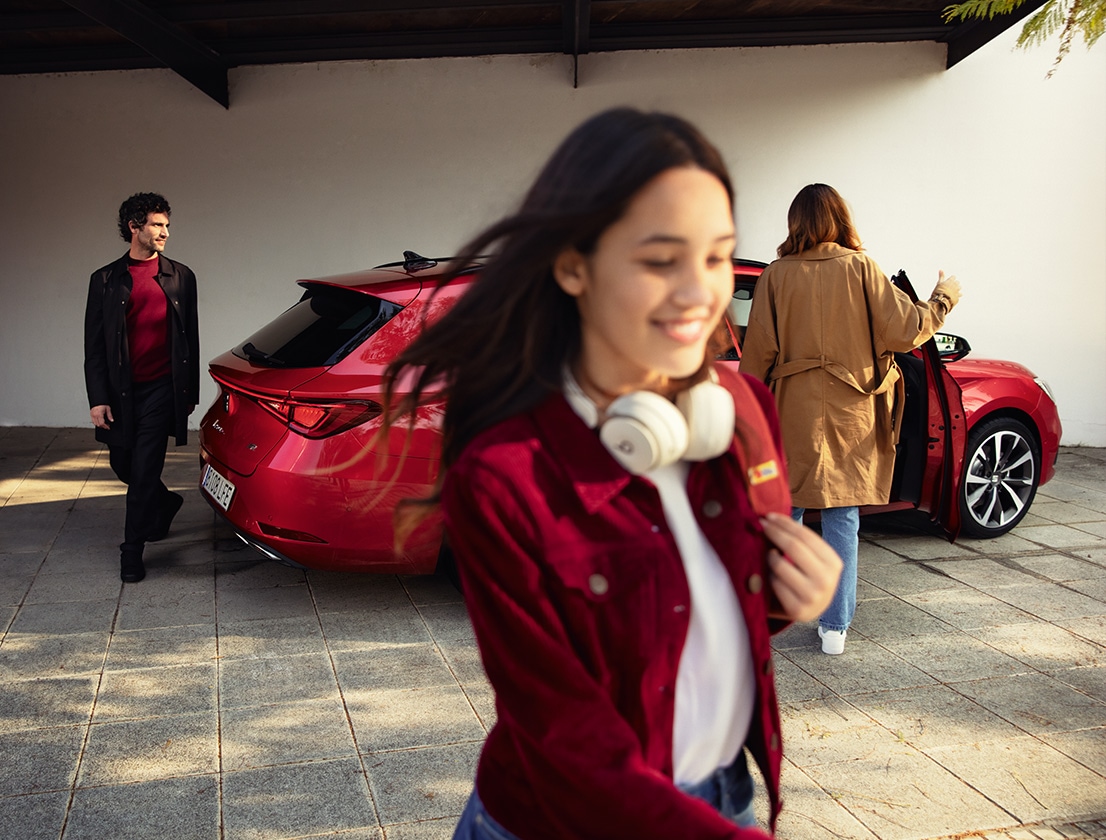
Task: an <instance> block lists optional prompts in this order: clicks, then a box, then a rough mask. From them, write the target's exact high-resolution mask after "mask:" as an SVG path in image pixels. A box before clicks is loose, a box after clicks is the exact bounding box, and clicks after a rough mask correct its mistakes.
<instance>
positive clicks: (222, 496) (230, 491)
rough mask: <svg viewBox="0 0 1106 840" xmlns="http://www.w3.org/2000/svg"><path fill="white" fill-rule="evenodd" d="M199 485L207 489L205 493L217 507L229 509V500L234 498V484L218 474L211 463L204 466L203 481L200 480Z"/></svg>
mask: <svg viewBox="0 0 1106 840" xmlns="http://www.w3.org/2000/svg"><path fill="white" fill-rule="evenodd" d="M200 486H201V487H202V488H204V490H206V491H207V495H209V496H211V498H213V499H214V500H215V502H216V504H218V505H219V507H221V508H222V509H223V510H230V500H231V499H233V498H234V485H233V484H231V483H230V482H229V481H227V480H226V479H225V478H223V477H222V476H221V475H219V473H217V472H216V471H215V468H214V467H212V466H211V464H208V465H207V466H206V467H204V477H203V481H201V482H200Z"/></svg>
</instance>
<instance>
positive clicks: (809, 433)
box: [741, 184, 960, 654]
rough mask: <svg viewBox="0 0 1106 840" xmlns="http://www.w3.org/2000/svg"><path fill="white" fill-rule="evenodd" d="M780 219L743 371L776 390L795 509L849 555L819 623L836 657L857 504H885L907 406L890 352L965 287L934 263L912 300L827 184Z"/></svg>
mask: <svg viewBox="0 0 1106 840" xmlns="http://www.w3.org/2000/svg"><path fill="white" fill-rule="evenodd" d="M787 226H788V236H787V240H786V241H785V242H784V243H783V244H782V245H780V247H779V249H778V251H777V252H778V254H779V257H780V259H778V260H776V261H775V262H773V263H772V264H771V265H769V266H768V268H766V269H765V270H764V273H763V274H762V275H761V277H760V280H759V281H758V282H757V288H756V294H755V295H754V296H753V306H752V311H751V312H750V315H749V326H748V330H747V332H746V336H745V344H744V348H743V351H742V356H741V371H742V373H748V374H752V375H753V376H756V377H758V378H760V379H762V380H763V381H764V382H766V383H767V384H768V386H769V388H771V389H772V392H773V393H774V394H775V396H776V403H777V405H778V406H779V412H780V421H781V425H782V427H783V444H784V450H785V453H786V455H787V461H788V471H789V474H790V476H791V494H792V504H793V505H794V506H795V508H794V510H793V515H794V516H795V518H796V519H801V518H802V515H803V512H804V510H805V509H806V508H817V509H820V510H821V511H822V535H823V537H824V538H825V540H826V542H828V543H829V544H830V545H831V546H833V548H834V549H835V550H836V551H837V553H838V554H839V555H840V556H841V559H842V561H843V562H844V571H843V572H842V574H841V581H840V583H839V584H838V586H837V594H836V595H835V596H834V599H833V602H832V603H831V604H830V606H829V608H828V609H827V610H826V612H825V613H823V614H822V616H821V618H820V619H819V622H818V624H819V626H818V635H819V637H820V638H821V639H822V650H823V652H825V653H833V654H836V653H842V652H843V651H844V650H845V633H846V631H847V630H848V627H849V623H850V622H851V621H852V617H853V612H854V610H855V609H856V555H857V547H858V532H859V529H860V517H859V513H858V510H857V508H858V506H860V505H879V504H885V503H886V502H887V501H888V497H889V495H890V491H891V477H892V474H893V472H894V466H895V443H896V442H897V439H898V433H899V429H898V425H899V424H898V420H899V419H900V418H899V416H898V413H901V411H902V405H903V394H902V382H901V379H900V374H899V370H898V368H897V367H896V366H895V361H894V355H893V354H894V353H895V352H906V351H909V350H912V349H914V348H915V347H917V346H918V345H920V344H922V343H923V342H925V341H927V340H929V338H930V337H932V336H933V334H934V333H935V332H937V330H938V329H940V328H941V325H942V324H943V323H944V321H945V316H946V315H947V314H948V313H949V310H951V309H952V307H953V306H955V305H956V302H957V301H958V300H959V297H960V284H959V283H958V282H957V281H956V278H955V277H949V278H947V279H946V278H945V275H944V272H940V273H939V275H938V282H937V286H936V288H934V290H933V294H932V295H931V296H930V299H929V300H928V301H924V302H923V301H919V302H918V303H912V302H911V301H910V299H909V298H908V297H907V296H906V294H905V293H903V292H902V291H900V290H899V289H897V288H895V286H894V285H892V283H891V282H890V280H888V279H887V276H886V275H885V274H884V273H883V271H881V270H880V267H879V266H878V265H876V263H875V261H874V260H873V259H872V258H871V257H869V256H867V255H866V254H864V253H863V252H862V251H861V250H860V248H861V245H860V238H859V237H858V236H857V234H856V230H855V228H854V227H853V223H852V219H851V217H850V215H849V210H848V207H847V205H846V204H845V201H844V199H842V198H841V196H840V195H839V194H838V192H837V191H836V190H835V189H833V187H830V186H827V185H825V184H811V185H810V186H807V187H804V188H803V189H802V190H800V191H799V194H798V195H797V196H796V197H795V200H794V201H793V202H792V203H791V208H790V209H789V210H788V213H787Z"/></svg>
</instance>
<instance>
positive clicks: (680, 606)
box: [672, 604, 687, 613]
mask: <svg viewBox="0 0 1106 840" xmlns="http://www.w3.org/2000/svg"><path fill="white" fill-rule="evenodd" d="M672 612H674V613H682V612H687V607H686V606H685V605H683V604H677V605H676V606H674V607H673V608H672Z"/></svg>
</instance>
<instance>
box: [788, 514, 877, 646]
mask: <svg viewBox="0 0 1106 840" xmlns="http://www.w3.org/2000/svg"><path fill="white" fill-rule="evenodd" d="M805 510H806V509H805V508H791V518H792V519H794V520H795V521H796V522H802V521H803V513H804V512H805ZM859 534H860V510H859V509H858V508H855V507H840V508H825V509H824V510H823V511H822V539H824V540H825V541H826V542H828V543H829V544H830V548H832V549H833V550H834V551H836V552H837V556H838V557H840V558H841V562H842V563H843V564H844V567H843V568H842V569H841V580H840V581H838V583H837V591H836V592H835V593H834V595H833V600H832V601H831V602H830V605H829V606H828V607H827V608H826V611H825V612H824V613H822V617H821V618H819V619H818V624H819V625H820V626H821V627H822V628H823V629H824V630H848V629H849V625H850V624H851V623H852V620H853V613H855V612H856V552H857V549H858V548H859V543H860V536H859Z"/></svg>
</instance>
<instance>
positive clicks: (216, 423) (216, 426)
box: [211, 420, 227, 435]
mask: <svg viewBox="0 0 1106 840" xmlns="http://www.w3.org/2000/svg"><path fill="white" fill-rule="evenodd" d="M211 428H213V429H214V430H215V431H217V432H218V433H219V434H221V435H225V434H226V433H227V432H226V429H224V428H223V427H222V426H220V425H219V421H218V420H216V421H214V422H213V423H212V424H211Z"/></svg>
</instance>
